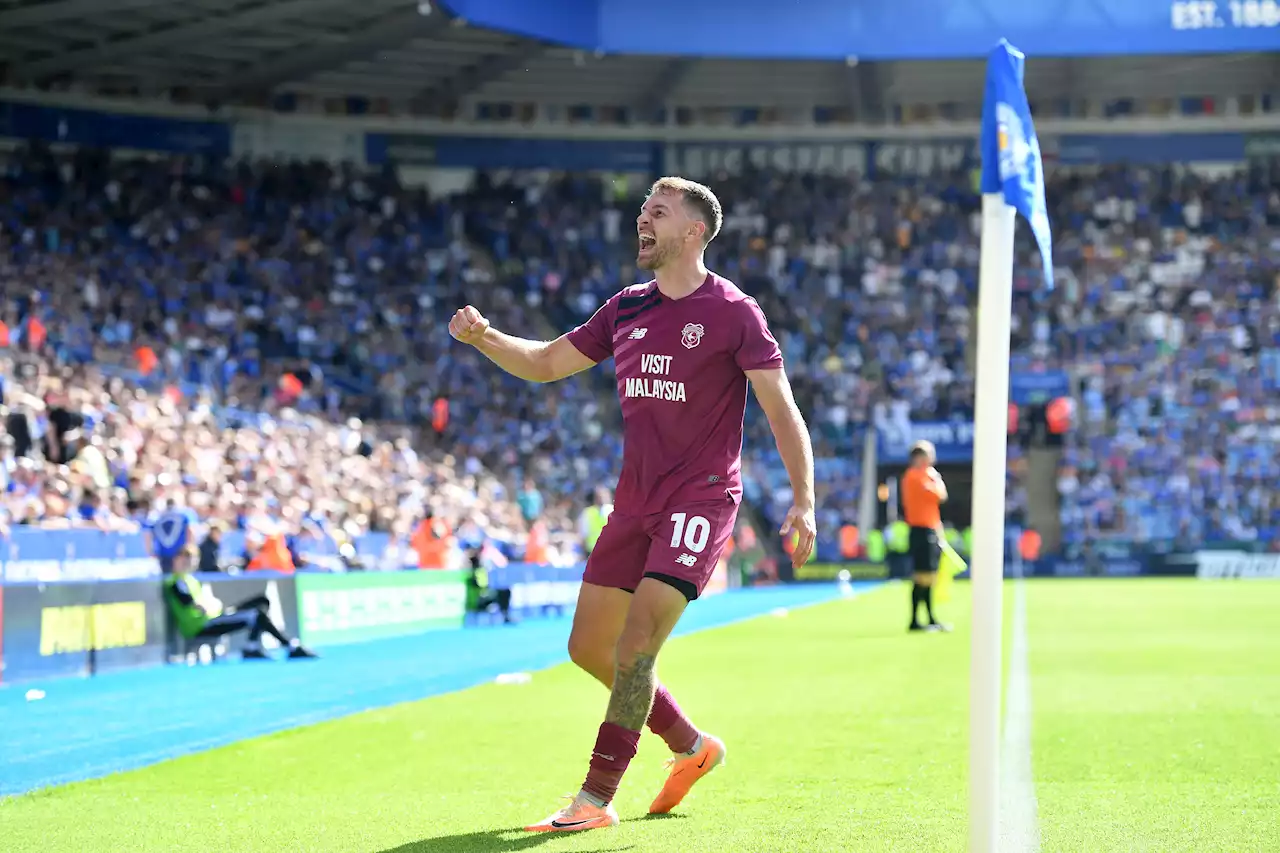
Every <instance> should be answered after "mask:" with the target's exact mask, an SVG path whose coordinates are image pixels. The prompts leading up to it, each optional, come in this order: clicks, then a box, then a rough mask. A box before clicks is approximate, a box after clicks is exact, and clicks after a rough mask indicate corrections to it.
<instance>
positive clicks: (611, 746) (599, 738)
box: [582, 723, 640, 803]
mask: <svg viewBox="0 0 1280 853" xmlns="http://www.w3.org/2000/svg"><path fill="white" fill-rule="evenodd" d="M639 743H640V733H639V732H633V731H631V730H630V729H624V728H623V727H622V726H619V725H617V724H615V723H601V724H600V734H598V735H596V748H595V750H594V751H592V753H591V769H590V770H589V771H587V781H585V782H583V783H582V791H583V793H585V794H588V795H590V796H591V797H592V798H594V799H597V800H599V801H600V802H601V803H609V802H612V801H613V795H614V794H616V793H618V786H619V785H620V784H622V774H624V773H626V772H627V765H628V764H630V763H631V759H633V758H635V757H636V746H637V745H638V744H639Z"/></svg>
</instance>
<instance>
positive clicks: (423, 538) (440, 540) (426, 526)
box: [409, 518, 453, 569]
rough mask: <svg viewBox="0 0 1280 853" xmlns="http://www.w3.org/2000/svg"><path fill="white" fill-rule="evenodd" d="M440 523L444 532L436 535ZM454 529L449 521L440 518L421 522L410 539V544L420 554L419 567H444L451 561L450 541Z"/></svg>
mask: <svg viewBox="0 0 1280 853" xmlns="http://www.w3.org/2000/svg"><path fill="white" fill-rule="evenodd" d="M437 524H438V525H440V528H441V529H442V530H443V534H442V535H440V536H437V535H436V531H435V526H436V525H437ZM452 537H453V530H452V529H451V528H450V527H449V523H448V522H446V521H441V520H440V519H438V518H435V519H424V520H423V521H421V522H419V524H418V526H417V528H416V529H415V530H414V531H413V536H412V537H411V539H410V542H409V544H410V546H411V547H412V548H413V550H414V551H415V552H416V553H417V555H418V568H420V569H444V568H447V567H448V563H449V541H450V539H451V538H452Z"/></svg>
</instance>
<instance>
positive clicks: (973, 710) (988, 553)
mask: <svg viewBox="0 0 1280 853" xmlns="http://www.w3.org/2000/svg"><path fill="white" fill-rule="evenodd" d="M1016 216H1017V212H1016V211H1015V210H1014V208H1012V207H1010V206H1009V205H1008V204H1007V203H1005V200H1004V196H1003V195H1002V194H1000V193H986V194H984V195H983V196H982V249H981V256H980V260H979V267H978V324H977V325H978V329H977V332H978V340H977V346H978V353H977V360H976V370H975V377H974V378H975V382H976V384H977V389H976V398H977V399H976V401H975V406H974V419H973V427H974V429H973V553H972V555H971V558H970V561H969V564H970V567H971V570H970V571H971V575H970V576H971V578H972V591H973V636H972V644H971V651H970V659H969V853H998V851H999V848H1000V769H999V768H1000V695H1001V685H1002V682H1003V679H1002V678H1001V674H1002V672H1003V669H1004V667H1003V666H1002V660H1001V639H1002V632H1003V622H1004V602H1003V598H1004V589H1003V584H1004V522H1005V513H1004V499H1005V488H1004V478H1005V453H1006V441H1007V436H1008V422H1009V335H1010V331H1011V328H1010V324H1011V320H1010V318H1011V314H1012V309H1013V234H1014V222H1015V217H1016Z"/></svg>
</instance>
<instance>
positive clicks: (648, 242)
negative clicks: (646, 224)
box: [640, 234, 658, 249]
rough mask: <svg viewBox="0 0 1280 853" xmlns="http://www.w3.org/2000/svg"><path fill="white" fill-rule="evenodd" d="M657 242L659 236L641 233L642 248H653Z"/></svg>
mask: <svg viewBox="0 0 1280 853" xmlns="http://www.w3.org/2000/svg"><path fill="white" fill-rule="evenodd" d="M657 244H658V238H657V237H655V236H653V235H652V234H641V235H640V248H641V249H652V248H653V247H654V246H656V245H657Z"/></svg>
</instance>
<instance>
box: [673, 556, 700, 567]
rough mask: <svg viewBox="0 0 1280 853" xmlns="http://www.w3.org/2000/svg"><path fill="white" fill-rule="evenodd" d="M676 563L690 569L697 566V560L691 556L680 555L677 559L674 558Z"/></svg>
mask: <svg viewBox="0 0 1280 853" xmlns="http://www.w3.org/2000/svg"><path fill="white" fill-rule="evenodd" d="M676 562H677V563H679V564H680V565H682V566H686V567H688V568H690V569H692V568H693V567H694V566H696V565H697V564H698V558H697V557H695V556H693V555H692V554H681V555H680V556H679V557H676Z"/></svg>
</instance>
